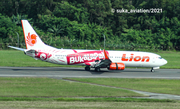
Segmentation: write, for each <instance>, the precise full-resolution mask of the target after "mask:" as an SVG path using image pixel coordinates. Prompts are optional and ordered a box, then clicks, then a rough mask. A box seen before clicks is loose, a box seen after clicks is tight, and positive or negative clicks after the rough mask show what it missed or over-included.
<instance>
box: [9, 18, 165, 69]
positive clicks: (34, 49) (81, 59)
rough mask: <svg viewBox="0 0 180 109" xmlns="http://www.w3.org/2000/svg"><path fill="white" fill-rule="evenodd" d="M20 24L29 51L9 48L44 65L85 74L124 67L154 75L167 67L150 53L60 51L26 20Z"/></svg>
mask: <svg viewBox="0 0 180 109" xmlns="http://www.w3.org/2000/svg"><path fill="white" fill-rule="evenodd" d="M21 23H22V28H23V32H24V38H25V43H26V49H23V48H18V47H13V46H9V47H11V48H14V49H17V50H21V51H24V53H25V54H26V55H28V56H31V57H33V58H35V59H39V60H42V61H46V62H50V63H54V64H63V65H84V66H86V67H85V70H87V71H89V70H90V68H95V71H97V72H98V71H100V68H108V69H109V70H124V69H125V67H151V68H152V69H151V72H154V69H159V67H160V66H162V65H165V64H166V63H167V61H166V60H165V59H163V58H161V56H159V55H157V54H154V53H148V52H139V51H137V52H135V51H105V50H74V49H57V48H54V47H51V46H49V45H46V44H44V43H43V42H42V40H41V39H40V37H39V36H38V34H37V33H36V32H35V30H34V29H33V28H32V26H31V25H30V24H29V22H28V21H27V20H22V21H21Z"/></svg>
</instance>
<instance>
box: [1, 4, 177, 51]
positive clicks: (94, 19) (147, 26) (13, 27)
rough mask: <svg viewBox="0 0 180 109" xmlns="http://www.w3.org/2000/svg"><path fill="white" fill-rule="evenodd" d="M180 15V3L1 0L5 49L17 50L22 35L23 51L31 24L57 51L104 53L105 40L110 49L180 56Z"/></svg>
mask: <svg viewBox="0 0 180 109" xmlns="http://www.w3.org/2000/svg"><path fill="white" fill-rule="evenodd" d="M112 9H114V10H115V12H114V13H113V12H112ZM118 9H119V10H120V9H127V10H128V11H130V10H133V9H162V10H160V11H159V13H155V12H154V13H118V12H117V11H116V10H118ZM179 13H180V1H179V0H171V1H168V0H156V1H155V0H146V1H144V0H128V1H126V0H76V1H72V0H38V1H36V0H0V43H11V45H16V43H17V42H18V40H17V36H18V34H19V37H20V43H21V45H22V46H21V47H23V44H24V39H23V33H22V29H21V22H20V21H21V20H22V19H28V21H30V23H31V24H32V25H33V27H34V28H35V30H36V31H37V33H38V34H39V36H40V37H41V38H42V39H44V40H43V41H44V42H45V43H47V44H50V45H54V46H56V47H67V48H68V47H69V46H70V47H71V48H72V47H73V46H75V47H76V48H87V46H89V47H90V48H93V46H96V48H97V49H99V48H102V47H101V45H102V43H103V40H104V37H103V34H104V35H105V36H106V42H107V44H106V45H107V47H108V48H110V49H125V48H126V49H127V48H128V49H130V50H137V48H138V47H140V48H141V47H146V49H147V47H148V48H149V49H161V50H174V49H176V50H180V14H179ZM70 42H72V43H70ZM93 44H94V45H93ZM98 44H99V45H98ZM2 45H6V44H2ZM82 46H84V47H82ZM98 47H99V48H98ZM1 48H2V47H1ZM5 48H6V47H5ZM135 48H136V49H135ZM144 49H145V48H144Z"/></svg>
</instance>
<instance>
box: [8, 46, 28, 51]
mask: <svg viewBox="0 0 180 109" xmlns="http://www.w3.org/2000/svg"><path fill="white" fill-rule="evenodd" d="M8 47H10V48H13V49H16V50H20V51H25V50H26V49H24V48H19V47H14V46H8Z"/></svg>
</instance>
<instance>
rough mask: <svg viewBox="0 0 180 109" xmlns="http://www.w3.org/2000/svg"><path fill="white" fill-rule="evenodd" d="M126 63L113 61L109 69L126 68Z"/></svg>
mask: <svg viewBox="0 0 180 109" xmlns="http://www.w3.org/2000/svg"><path fill="white" fill-rule="evenodd" d="M124 69H125V65H124V63H111V64H110V66H109V67H108V70H124Z"/></svg>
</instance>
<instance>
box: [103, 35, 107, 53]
mask: <svg viewBox="0 0 180 109" xmlns="http://www.w3.org/2000/svg"><path fill="white" fill-rule="evenodd" d="M103 36H104V50H105V40H106V39H105V35H104V34H103Z"/></svg>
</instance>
